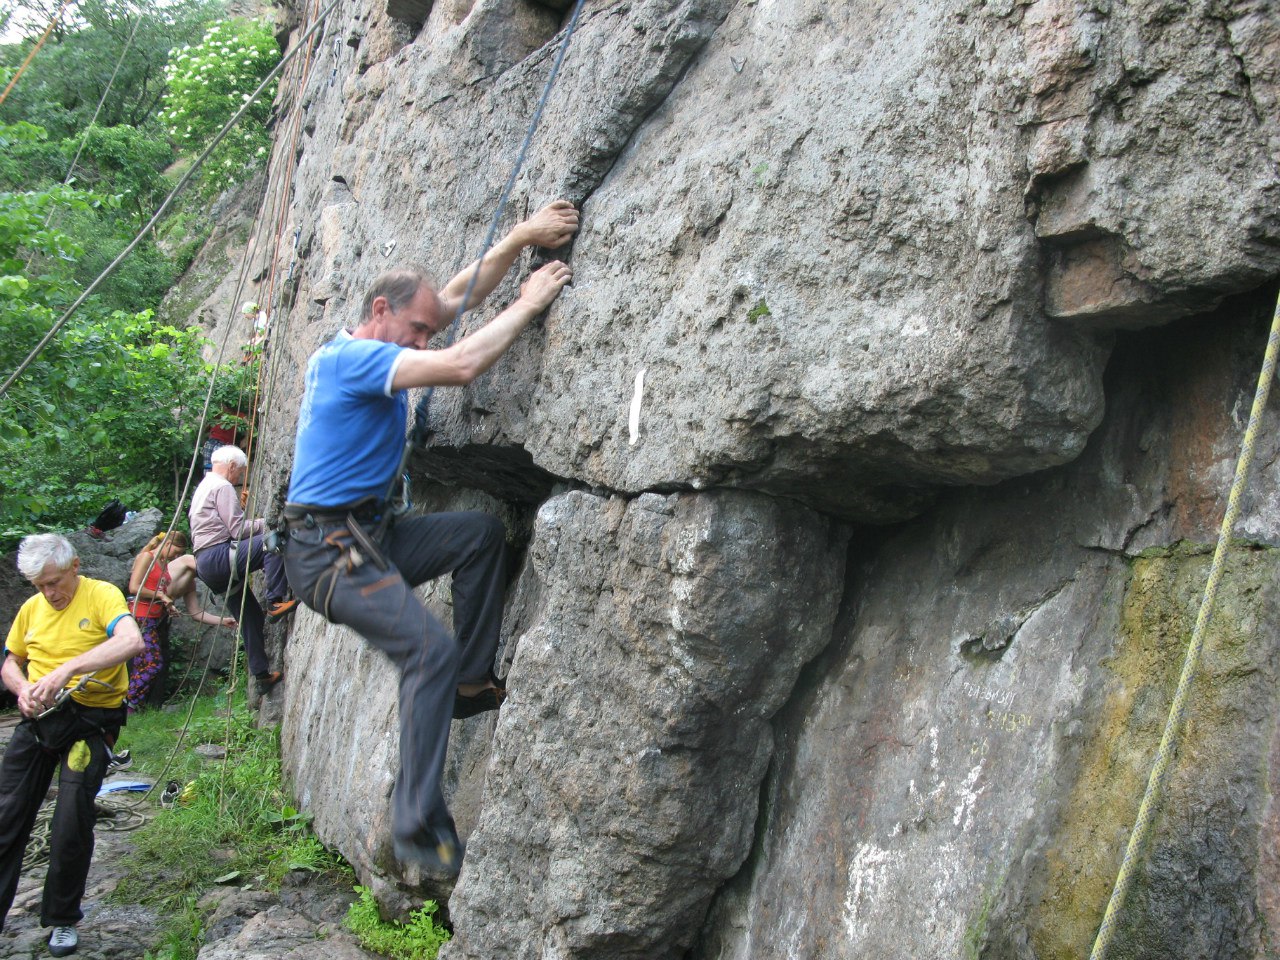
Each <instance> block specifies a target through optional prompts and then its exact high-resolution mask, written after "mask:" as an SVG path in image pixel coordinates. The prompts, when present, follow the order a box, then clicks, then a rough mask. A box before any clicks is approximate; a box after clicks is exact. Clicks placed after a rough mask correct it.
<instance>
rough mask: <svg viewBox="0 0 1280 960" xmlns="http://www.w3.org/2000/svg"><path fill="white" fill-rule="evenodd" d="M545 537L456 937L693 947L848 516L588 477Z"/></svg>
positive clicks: (736, 845)
mask: <svg viewBox="0 0 1280 960" xmlns="http://www.w3.org/2000/svg"><path fill="white" fill-rule="evenodd" d="M530 558H531V566H532V576H533V577H535V578H536V579H537V580H538V589H539V594H540V597H539V604H538V612H537V613H536V614H535V616H534V618H533V622H532V623H531V624H530V626H529V628H528V630H527V631H526V632H525V633H524V635H523V637H522V638H521V640H520V647H519V649H518V651H517V653H516V657H515V662H514V663H513V664H512V672H511V677H510V685H509V690H510V692H511V699H510V700H509V701H508V703H507V705H506V706H505V707H504V708H503V710H502V713H501V715H500V720H499V723H498V726H497V730H496V731H495V734H494V744H493V759H492V760H491V762H490V766H489V773H488V778H487V781H486V793H485V804H484V807H483V809H482V811H481V814H480V821H479V824H478V825H477V827H476V830H475V832H474V833H472V835H471V838H470V841H469V847H468V850H467V858H466V861H465V863H464V872H463V876H462V878H461V883H460V885H459V887H458V889H457V891H456V892H455V895H454V898H453V901H452V903H453V904H454V912H453V919H454V923H455V930H456V931H457V933H456V937H455V940H454V941H453V942H452V943H451V944H450V945H449V946H448V947H447V948H446V951H445V955H446V956H449V957H490V958H497V957H522V958H524V957H542V956H565V957H569V956H573V957H601V956H610V957H636V958H639V957H658V956H678V955H679V951H680V950H681V949H683V948H684V947H687V946H688V944H689V940H690V938H691V936H692V934H693V932H694V930H696V927H697V924H698V923H699V922H700V920H701V917H702V915H703V913H704V912H705V910H706V906H707V903H708V901H709V900H710V897H711V895H712V894H713V893H714V892H715V890H716V889H717V888H718V887H719V885H720V884H721V883H723V882H724V881H725V880H726V879H727V878H729V877H730V876H732V875H733V874H734V873H735V872H736V871H737V869H738V867H739V866H740V865H741V863H742V861H743V859H744V857H745V856H746V853H747V850H748V849H749V846H750V843H751V834H752V828H753V824H754V821H755V808H756V803H757V798H758V790H759V784H760V781H761V779H762V777H763V775H764V770H765V766H766V765H767V763H768V761H769V755H770V753H771V750H772V742H773V737H772V733H771V729H770V726H769V718H770V717H771V715H772V714H773V712H774V711H775V710H777V709H778V707H779V706H780V705H781V704H782V702H783V700H784V698H785V697H786V695H787V693H788V691H789V690H790V688H791V685H792V684H793V683H794V681H795V678H796V676H797V674H798V673H799V670H800V667H801V666H802V665H803V663H804V662H805V661H806V660H808V659H809V658H810V657H812V656H813V655H814V654H815V653H816V652H817V651H818V650H820V649H821V648H822V647H823V646H824V645H825V644H826V643H827V642H828V640H829V638H830V628H831V624H832V622H833V620H834V617H835V600H836V598H837V596H838V585H839V583H840V580H841V574H842V571H843V566H844V536H843V535H842V534H841V533H840V532H839V530H838V528H833V527H832V526H831V525H830V523H829V522H828V521H825V520H823V519H821V518H819V517H817V516H815V515H813V514H811V513H809V512H808V511H805V510H803V509H801V508H798V507H785V506H780V505H779V504H778V502H777V501H773V500H769V499H766V498H763V497H757V496H750V495H744V494H701V495H694V496H684V497H675V496H673V497H658V496H655V495H652V494H650V495H646V496H642V497H640V498H638V499H636V500H633V501H631V502H629V503H628V502H626V501H623V500H620V499H617V498H611V499H604V498H601V497H593V496H589V495H586V494H577V493H573V494H568V495H565V496H563V497H557V498H554V499H552V500H550V501H548V502H547V503H546V504H544V505H543V507H542V509H541V510H540V511H539V513H538V522H537V525H536V527H535V531H534V539H533V542H532V544H531V546H530ZM495 921H496V922H495Z"/></svg>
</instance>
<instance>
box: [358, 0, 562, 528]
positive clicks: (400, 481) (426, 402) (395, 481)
mask: <svg viewBox="0 0 1280 960" xmlns="http://www.w3.org/2000/svg"><path fill="white" fill-rule="evenodd" d="M584 2H585V0H578V2H577V3H576V4H575V5H574V8H573V15H572V16H571V17H570V18H569V25H568V27H566V28H565V33H564V39H563V40H561V41H560V49H559V51H558V52H557V53H556V59H555V62H554V63H553V64H552V65H551V72H550V73H549V74H548V75H547V82H546V83H545V84H544V85H543V88H542V96H541V97H540V98H539V99H538V105H537V107H535V108H534V111H533V117H532V118H531V119H530V120H529V129H528V130H527V131H526V132H525V135H524V142H523V143H522V144H521V145H520V152H519V153H518V154H517V155H516V161H515V164H514V165H513V166H512V169H511V176H509V177H508V178H507V183H506V186H505V187H503V189H502V193H501V195H500V196H499V197H498V206H497V208H496V209H495V210H494V212H493V219H492V220H490V221H489V232H488V233H487V234H486V235H485V238H484V243H482V244H481V245H480V256H479V257H477V258H476V266H475V270H473V271H472V273H471V278H470V279H469V280H468V281H467V289H466V292H465V293H463V295H462V299H461V300H460V301H459V302H458V309H457V311H456V312H455V313H454V315H453V320H452V321H451V322H450V324H449V330H448V333H447V334H446V335H445V346H446V347H448V346H450V345H451V344H452V343H453V337H454V333H455V332H456V331H457V329H458V324H459V323H460V322H461V320H462V315H463V313H465V312H466V309H467V304H468V303H470V302H471V294H472V293H473V292H474V291H475V288H476V281H477V280H479V278H480V269H481V267H482V266H483V264H484V258H485V255H486V254H487V253H488V252H489V248H490V247H492V246H493V241H494V237H495V236H497V233H498V224H499V223H501V222H502V214H503V213H504V212H505V211H506V208H507V201H508V200H510V198H511V191H512V190H513V189H514V188H515V184H516V178H517V177H519V176H520V171H521V170H523V169H524V162H525V158H526V157H527V156H528V153H529V146H530V144H532V143H533V135H534V134H535V133H536V132H537V130H538V124H539V122H540V121H541V120H542V111H543V110H544V109H545V108H546V106H547V101H548V100H549V99H550V98H551V90H552V88H553V87H554V86H555V83H556V78H557V77H558V76H559V74H560V66H561V64H563V63H564V58H565V55H566V54H567V53H568V52H569V41H570V40H572V39H573V34H574V31H575V30H577V28H578V16H579V14H581V13H582V6H583V3H584ZM434 392H435V388H434V387H427V388H426V389H425V390H424V391H423V393H422V397H421V398H420V399H419V400H418V403H417V405H416V406H415V408H414V413H413V428H412V429H411V430H410V431H409V435H408V437H407V438H406V440H405V444H404V451H403V452H402V453H401V455H400V466H399V468H398V469H397V470H396V472H395V473H394V474H393V475H392V478H391V483H390V485H389V486H388V487H387V493H386V496H384V497H383V498H382V499H383V500H384V501H385V502H386V503H393V502H395V501H396V500H397V499H400V498H398V497H397V496H396V488H397V485H403V486H404V487H405V488H407V487H408V482H407V481H408V474H407V473H406V472H405V471H406V470H407V469H408V466H409V457H410V456H411V455H412V454H413V451H414V449H415V447H420V446H424V445H425V442H426V435H427V422H428V413H429V411H430V408H431V396H432V394H433V393H434ZM402 502H405V503H407V502H408V498H407V495H406V497H405V498H404V499H403V500H402ZM392 519H393V513H392V511H387V512H386V513H384V514H383V519H382V521H381V523H379V525H378V529H377V532H376V534H375V539H377V540H379V541H380V540H382V539H383V537H384V536H385V534H386V531H387V527H388V525H389V524H390V523H391V521H392Z"/></svg>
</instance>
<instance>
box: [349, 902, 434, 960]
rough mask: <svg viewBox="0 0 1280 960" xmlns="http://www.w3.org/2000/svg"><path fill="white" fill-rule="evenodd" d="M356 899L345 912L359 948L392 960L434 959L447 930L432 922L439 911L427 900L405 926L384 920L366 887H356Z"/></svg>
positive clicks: (394, 921)
mask: <svg viewBox="0 0 1280 960" xmlns="http://www.w3.org/2000/svg"><path fill="white" fill-rule="evenodd" d="M356 893H357V894H359V899H357V900H356V901H355V903H353V904H351V906H350V908H348V910H347V918H346V921H345V923H346V927H347V929H348V930H350V931H351V932H352V933H354V934H355V935H356V937H358V938H359V940H360V946H362V947H364V948H365V949H366V950H372V951H373V952H374V953H380V954H382V955H383V956H384V957H391V958H392V960H435V956H436V954H437V953H439V952H440V947H441V946H442V945H443V944H444V943H445V941H447V940H448V939H449V931H447V930H446V929H444V927H442V926H440V925H439V924H437V923H436V922H435V919H434V917H435V913H436V910H437V909H439V908H438V906H437V905H436V902H435V901H434V900H428V901H427V902H426V903H424V904H423V905H422V906H421V907H419V908H418V909H417V910H415V911H413V913H411V914H409V922H408V923H400V922H399V921H396V920H383V919H382V914H381V913H380V912H379V911H378V901H376V900H375V899H374V898H373V892H372V891H371V890H370V889H369V888H368V887H356Z"/></svg>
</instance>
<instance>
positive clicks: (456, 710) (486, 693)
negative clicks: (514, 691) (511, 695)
mask: <svg viewBox="0 0 1280 960" xmlns="http://www.w3.org/2000/svg"><path fill="white" fill-rule="evenodd" d="M506 699H507V691H506V690H504V689H502V687H485V688H484V689H483V690H481V691H480V692H479V693H477V694H473V695H472V696H469V697H464V696H463V695H462V694H460V693H458V694H455V695H454V697H453V719H455V720H465V719H467V717H474V716H475V715H476V714H477V713H484V712H485V711H486V710H497V709H498V708H499V707H500V706H502V704H503V702H504V701H505V700H506Z"/></svg>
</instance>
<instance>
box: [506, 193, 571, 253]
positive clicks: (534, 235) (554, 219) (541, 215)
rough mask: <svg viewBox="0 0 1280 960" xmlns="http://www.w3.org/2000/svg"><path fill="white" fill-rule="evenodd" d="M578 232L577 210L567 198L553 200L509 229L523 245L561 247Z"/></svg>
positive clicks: (514, 237) (513, 236)
mask: <svg viewBox="0 0 1280 960" xmlns="http://www.w3.org/2000/svg"><path fill="white" fill-rule="evenodd" d="M577 232H578V211H577V210H576V209H574V206H573V204H572V203H570V202H569V201H568V200H553V201H552V202H551V203H549V204H547V205H546V206H545V207H543V208H542V209H541V210H539V211H538V212H537V213H535V214H534V215H533V216H532V217H530V218H529V219H528V220H526V221H525V222H524V223H522V224H520V225H519V226H517V227H516V228H515V229H514V230H512V231H511V234H512V238H513V239H514V240H516V241H517V242H518V243H519V244H520V245H521V246H525V247H534V246H536V247H549V248H551V249H553V250H554V249H555V248H556V247H563V246H564V245H565V244H566V243H568V242H569V240H570V238H571V237H572V236H573V235H574V234H575V233H577Z"/></svg>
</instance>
